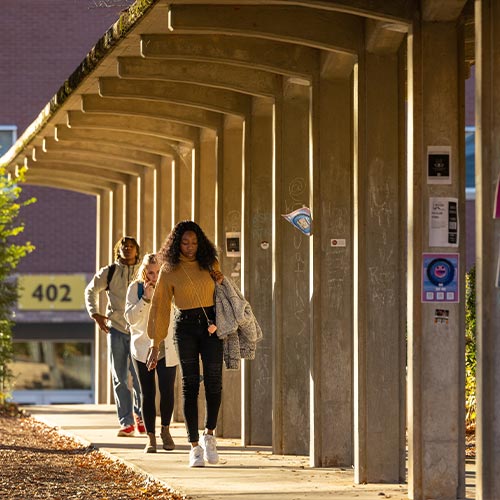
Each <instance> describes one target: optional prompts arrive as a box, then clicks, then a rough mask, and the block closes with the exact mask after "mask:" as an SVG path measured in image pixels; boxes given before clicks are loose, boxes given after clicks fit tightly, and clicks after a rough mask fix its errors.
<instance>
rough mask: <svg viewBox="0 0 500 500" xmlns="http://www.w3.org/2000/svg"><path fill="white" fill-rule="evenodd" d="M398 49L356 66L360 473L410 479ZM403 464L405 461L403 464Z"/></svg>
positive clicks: (364, 477) (370, 478) (360, 479)
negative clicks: (404, 423) (404, 422)
mask: <svg viewBox="0 0 500 500" xmlns="http://www.w3.org/2000/svg"><path fill="white" fill-rule="evenodd" d="M398 79H399V75H398V57H397V54H391V53H389V54H374V53H370V52H368V51H367V52H365V53H364V54H363V57H361V58H360V62H359V64H358V80H357V81H358V85H357V98H356V101H357V106H356V107H357V109H358V120H357V134H356V132H355V135H357V136H358V138H359V139H358V142H357V144H356V148H357V159H358V160H357V162H356V163H355V166H354V172H355V176H354V212H355V216H354V231H355V249H354V349H355V352H354V356H355V362H354V476H355V482H357V483H364V482H396V483H397V482H399V481H400V480H404V477H405V470H404V468H403V470H401V465H402V464H401V461H400V450H401V448H404V443H405V435H404V432H403V435H401V428H400V421H401V412H404V400H405V394H404V391H403V390H402V389H403V385H402V384H401V382H400V380H401V378H402V377H404V372H402V371H401V367H402V363H401V359H400V356H401V354H402V349H401V348H400V345H401V343H402V342H404V341H405V331H404V330H402V329H401V320H400V314H401V304H400V300H401V293H400V287H401V278H400V275H399V273H398V272H397V269H398V268H399V265H400V261H401V260H400V252H401V251H404V242H403V241H401V234H400V219H399V206H400V204H401V201H400V199H399V184H400V183H401V182H404V173H403V166H402V165H400V161H399V160H400V155H399V128H400V126H401V124H400V123H399V111H398V105H399V99H398ZM403 467H404V465H403Z"/></svg>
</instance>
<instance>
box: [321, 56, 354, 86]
mask: <svg viewBox="0 0 500 500" xmlns="http://www.w3.org/2000/svg"><path fill="white" fill-rule="evenodd" d="M356 60H357V57H356V56H354V55H353V54H341V53H340V52H322V53H321V66H320V75H321V77H322V78H325V79H330V80H335V79H344V78H347V77H348V76H349V75H350V74H351V73H352V70H353V68H354V64H355V63H356Z"/></svg>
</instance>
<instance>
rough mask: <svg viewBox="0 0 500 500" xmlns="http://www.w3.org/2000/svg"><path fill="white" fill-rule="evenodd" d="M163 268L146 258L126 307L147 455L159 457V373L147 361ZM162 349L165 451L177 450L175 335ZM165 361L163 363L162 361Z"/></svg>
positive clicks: (159, 369) (160, 369)
mask: <svg viewBox="0 0 500 500" xmlns="http://www.w3.org/2000/svg"><path fill="white" fill-rule="evenodd" d="M159 272H160V265H159V264H158V262H157V259H156V255H155V254H146V255H145V256H144V258H143V260H142V264H141V267H140V268H139V270H138V273H137V276H138V278H137V280H136V281H133V282H132V283H131V284H130V286H129V287H128V290H127V299H126V305H125V319H126V320H127V322H128V324H129V325H130V335H131V342H130V351H131V355H132V361H133V363H134V366H135V369H136V372H137V374H138V376H139V383H140V386H141V392H142V417H143V419H144V424H145V426H146V431H147V434H148V440H149V441H148V443H147V444H146V447H145V449H144V452H145V453H156V435H155V421H156V403H155V397H156V382H155V371H154V370H151V371H149V370H148V368H147V366H146V358H147V355H148V350H149V346H150V339H149V337H148V335H147V323H148V315H149V309H150V307H151V298H152V297H153V292H154V289H155V285H156V281H157V280H158V274H159ZM161 347H162V348H161V349H160V360H159V362H158V364H157V366H156V373H157V375H158V385H159V389H160V417H161V432H160V436H161V439H162V442H163V449H165V450H173V449H174V448H175V443H174V441H173V439H172V436H171V435H170V430H169V425H170V421H171V419H172V412H173V409H174V382H175V375H176V370H177V365H178V364H179V358H178V356H177V352H176V349H175V347H174V342H173V335H172V334H170V335H167V337H166V339H165V341H164V343H163V346H161ZM162 358H163V359H162Z"/></svg>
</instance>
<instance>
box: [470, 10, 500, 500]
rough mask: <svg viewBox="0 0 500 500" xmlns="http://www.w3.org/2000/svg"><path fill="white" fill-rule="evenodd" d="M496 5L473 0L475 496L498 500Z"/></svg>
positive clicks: (499, 98)
mask: <svg viewBox="0 0 500 500" xmlns="http://www.w3.org/2000/svg"><path fill="white" fill-rule="evenodd" d="M499 37H500V3H498V2H496V1H493V0H489V1H486V0H483V1H477V2H476V235H477V236H476V266H477V267H476V280H477V281H476V302H477V306H476V307H477V309H476V321H477V323H476V328H477V357H478V358H477V368H476V375H477V395H476V398H477V419H476V422H477V424H476V425H477V426H476V453H477V459H476V465H477V472H476V477H477V483H476V485H477V486H476V498H477V499H480V500H486V499H498V498H500V453H499V450H500V421H499V419H498V415H500V341H499V337H498V325H500V305H499V304H500V288H498V287H497V286H495V284H496V283H497V282H498V278H497V262H498V258H499V241H500V221H499V220H498V219H496V220H495V219H493V218H492V217H491V214H492V211H493V206H494V202H495V196H496V195H495V192H494V188H495V185H496V182H497V179H498V176H499V174H500V142H499V134H498V131H499V129H500V89H499V88H498V84H499V82H500V40H499Z"/></svg>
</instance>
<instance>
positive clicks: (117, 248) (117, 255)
mask: <svg viewBox="0 0 500 500" xmlns="http://www.w3.org/2000/svg"><path fill="white" fill-rule="evenodd" d="M126 241H130V242H132V244H133V245H135V248H136V249H137V256H136V259H135V263H136V264H137V263H138V262H139V260H141V248H140V247H139V243H137V240H136V239H135V238H133V237H132V236H124V237H123V238H120V239H119V240H118V241H117V242H116V243H115V246H114V248H113V259H114V260H115V261H116V260H119V259H120V247H121V246H122V245H123V244H124V243H125V242H126Z"/></svg>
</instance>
